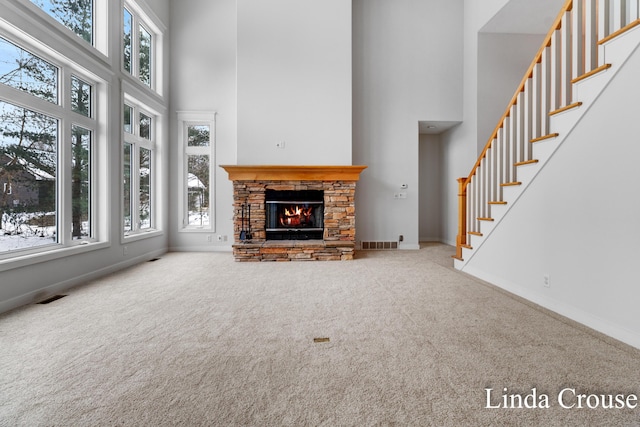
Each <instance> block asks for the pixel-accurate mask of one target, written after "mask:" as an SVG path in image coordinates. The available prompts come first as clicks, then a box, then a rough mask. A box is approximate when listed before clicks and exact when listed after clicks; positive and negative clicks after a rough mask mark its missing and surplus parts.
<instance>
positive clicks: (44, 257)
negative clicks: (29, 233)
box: [0, 242, 111, 271]
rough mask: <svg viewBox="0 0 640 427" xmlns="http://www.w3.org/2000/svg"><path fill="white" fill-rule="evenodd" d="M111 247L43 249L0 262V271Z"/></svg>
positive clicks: (85, 245) (97, 244)
mask: <svg viewBox="0 0 640 427" xmlns="http://www.w3.org/2000/svg"><path fill="white" fill-rule="evenodd" d="M109 246H111V243H109V242H95V243H83V244H77V245H74V246H66V247H59V248H55V249H49V250H46V249H43V251H42V252H37V253H33V252H32V253H29V254H24V255H19V256H16V257H12V258H6V259H3V260H0V271H7V270H12V269H14V268H21V267H27V266H30V265H34V264H38V263H42V262H47V261H52V260H55V259H60V258H65V257H69V256H74V255H79V254H83V253H87V252H91V251H95V250H98V249H104V248H108V247H109Z"/></svg>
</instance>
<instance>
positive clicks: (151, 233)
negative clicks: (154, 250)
mask: <svg viewBox="0 0 640 427" xmlns="http://www.w3.org/2000/svg"><path fill="white" fill-rule="evenodd" d="M162 235H164V232H163V231H161V230H145V231H138V232H136V233H134V234H129V235H125V236H123V238H122V243H127V242H135V241H137V240H143V239H150V238H152V237H158V236H162Z"/></svg>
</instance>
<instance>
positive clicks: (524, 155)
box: [513, 67, 537, 179]
mask: <svg viewBox="0 0 640 427" xmlns="http://www.w3.org/2000/svg"><path fill="white" fill-rule="evenodd" d="M536 68H537V67H534V69H533V72H532V73H531V78H529V79H527V81H526V82H525V89H524V118H523V135H522V145H521V151H520V156H519V158H518V161H519V162H523V161H525V160H529V159H530V157H529V156H530V152H529V148H530V146H531V143H530V142H529V141H531V139H533V132H535V131H534V127H535V120H536V112H535V101H534V99H535V89H534V88H535V84H534V76H535V74H536V73H535V70H536ZM514 170H515V166H514ZM513 177H514V178H516V179H517V176H516V174H515V173H514V174H513Z"/></svg>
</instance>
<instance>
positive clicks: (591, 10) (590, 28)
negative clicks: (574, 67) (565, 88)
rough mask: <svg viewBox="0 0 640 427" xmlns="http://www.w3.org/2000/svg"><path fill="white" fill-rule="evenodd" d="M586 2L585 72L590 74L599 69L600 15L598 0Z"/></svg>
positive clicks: (587, 0) (586, 0)
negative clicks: (598, 12)
mask: <svg viewBox="0 0 640 427" xmlns="http://www.w3.org/2000/svg"><path fill="white" fill-rule="evenodd" d="M584 1H585V9H584V12H585V26H584V45H585V46H584V64H585V65H584V67H585V68H584V72H585V73H588V72H589V71H591V70H593V69H595V68H597V67H598V21H597V18H598V14H597V7H596V0H584ZM601 1H604V0H601ZM602 37H603V36H602V35H600V38H602Z"/></svg>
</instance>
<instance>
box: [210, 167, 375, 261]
mask: <svg viewBox="0 0 640 427" xmlns="http://www.w3.org/2000/svg"><path fill="white" fill-rule="evenodd" d="M221 167H222V168H224V169H225V170H226V171H227V173H228V174H229V179H230V180H231V181H232V182H233V201H234V203H233V206H234V214H233V222H234V244H233V255H234V258H235V259H236V261H305V260H307V261H311V260H318V261H320V260H327V261H329V260H352V259H353V254H354V249H355V233H356V229H355V190H356V181H358V180H359V178H360V173H361V172H362V171H363V170H364V169H365V168H366V166H273V165H269V166H259V165H256V166H244V165H225V166H221ZM266 190H276V191H291V190H297V191H300V190H321V191H323V192H324V231H323V234H322V235H323V237H322V239H315V240H267V236H266V234H267V233H266V229H265V218H266V211H265V192H266ZM243 204H245V205H248V206H249V207H250V210H251V219H250V230H251V239H245V240H241V238H240V237H241V236H240V234H241V231H242V230H243V225H242V206H243ZM245 215H246V214H245ZM246 228H247V218H246V217H245V227H244V229H246Z"/></svg>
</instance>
